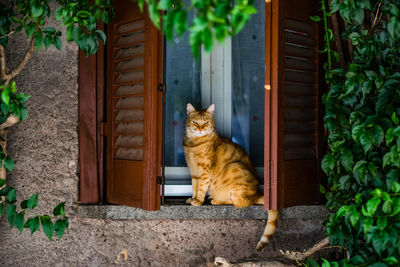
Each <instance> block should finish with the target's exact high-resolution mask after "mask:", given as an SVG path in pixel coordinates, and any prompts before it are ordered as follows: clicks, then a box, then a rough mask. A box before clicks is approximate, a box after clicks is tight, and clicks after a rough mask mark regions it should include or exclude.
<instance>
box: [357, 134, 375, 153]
mask: <svg viewBox="0 0 400 267" xmlns="http://www.w3.org/2000/svg"><path fill="white" fill-rule="evenodd" d="M373 143H374V137H373V135H372V134H371V132H369V131H366V132H364V133H362V134H361V135H360V144H361V145H362V147H363V149H364V152H365V153H368V151H370V150H371V149H372V146H373Z"/></svg>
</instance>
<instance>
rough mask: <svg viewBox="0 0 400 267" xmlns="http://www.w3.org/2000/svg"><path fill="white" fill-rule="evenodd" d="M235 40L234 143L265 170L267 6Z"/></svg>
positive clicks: (260, 6) (261, 4) (259, 3)
mask: <svg viewBox="0 0 400 267" xmlns="http://www.w3.org/2000/svg"><path fill="white" fill-rule="evenodd" d="M254 4H255V7H256V8H257V10H258V12H257V14H254V15H253V16H252V18H251V20H250V21H249V23H248V24H247V25H246V26H245V28H244V29H243V30H242V31H241V32H240V33H239V34H238V35H236V36H235V37H233V38H232V87H233V88H232V90H233V91H232V112H233V114H232V140H233V141H234V142H236V143H238V144H240V145H241V146H242V147H243V148H245V149H246V151H247V152H248V153H249V154H250V158H251V161H252V162H253V164H254V165H255V166H256V167H262V166H264V76H265V73H264V71H265V66H264V64H265V38H264V35H265V6H264V1H255V2H254Z"/></svg>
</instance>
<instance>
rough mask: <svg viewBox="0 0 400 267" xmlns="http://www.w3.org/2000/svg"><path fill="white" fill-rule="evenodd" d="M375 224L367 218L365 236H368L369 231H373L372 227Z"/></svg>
mask: <svg viewBox="0 0 400 267" xmlns="http://www.w3.org/2000/svg"><path fill="white" fill-rule="evenodd" d="M373 223H374V220H373V219H372V218H367V219H365V220H364V227H363V228H364V234H367V233H368V231H369V230H370V229H371V227H372V225H373Z"/></svg>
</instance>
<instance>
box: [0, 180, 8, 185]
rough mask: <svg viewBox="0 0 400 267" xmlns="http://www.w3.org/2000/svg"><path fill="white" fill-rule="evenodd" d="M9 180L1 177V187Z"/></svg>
mask: <svg viewBox="0 0 400 267" xmlns="http://www.w3.org/2000/svg"><path fill="white" fill-rule="evenodd" d="M6 183H7V181H6V180H5V179H0V187H3V186H4V185H5V184H6Z"/></svg>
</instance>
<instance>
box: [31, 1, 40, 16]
mask: <svg viewBox="0 0 400 267" xmlns="http://www.w3.org/2000/svg"><path fill="white" fill-rule="evenodd" d="M31 12H32V16H33V17H34V18H37V17H39V16H41V15H42V14H43V5H41V4H33V5H32V7H31Z"/></svg>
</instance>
